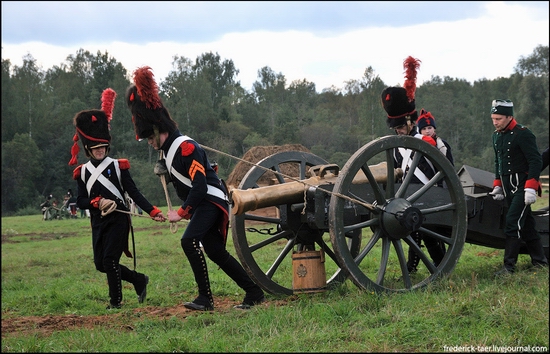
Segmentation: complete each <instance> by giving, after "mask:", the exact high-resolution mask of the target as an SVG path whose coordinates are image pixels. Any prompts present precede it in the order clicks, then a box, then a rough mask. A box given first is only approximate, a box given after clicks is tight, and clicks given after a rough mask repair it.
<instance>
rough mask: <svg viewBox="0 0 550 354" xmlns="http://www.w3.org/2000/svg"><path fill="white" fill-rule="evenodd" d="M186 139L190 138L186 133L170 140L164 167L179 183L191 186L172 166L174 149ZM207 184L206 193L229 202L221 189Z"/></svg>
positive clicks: (188, 180) (187, 179)
mask: <svg viewBox="0 0 550 354" xmlns="http://www.w3.org/2000/svg"><path fill="white" fill-rule="evenodd" d="M186 140H191V138H190V137H188V136H187V135H183V136H179V137H177V138H176V139H175V140H174V142H172V145H170V149H168V153H167V154H166V168H167V169H168V172H169V173H170V175H172V176H174V177H176V178H177V179H178V180H179V181H180V182H181V183H183V184H185V185H186V186H187V187H189V188H191V187H192V182H191V180H190V179H189V178H187V177H185V176H184V175H182V174H181V173H179V172H178V171H176V169H175V168H173V167H172V162H173V161H174V156H175V155H176V151H177V150H178V148H179V146H180V145H181V143H183V142H184V141H186ZM207 186H208V191H207V193H208V194H210V195H212V196H214V197H218V198H220V199H223V200H225V201H227V202H229V200H228V199H227V196H226V195H225V193H224V192H223V191H222V190H221V189H219V188H216V187H214V186H211V185H209V184H207Z"/></svg>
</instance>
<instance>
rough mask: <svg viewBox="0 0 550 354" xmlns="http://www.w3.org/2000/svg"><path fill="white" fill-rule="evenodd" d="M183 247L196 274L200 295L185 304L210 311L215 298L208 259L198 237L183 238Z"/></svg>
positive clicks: (192, 307) (193, 308)
mask: <svg viewBox="0 0 550 354" xmlns="http://www.w3.org/2000/svg"><path fill="white" fill-rule="evenodd" d="M181 247H182V248H183V252H184V253H185V255H186V256H187V259H188V260H189V264H190V265H191V270H193V274H194V276H195V282H196V283H197V287H198V290H199V296H198V297H197V298H196V299H195V300H193V302H186V303H184V304H183V305H184V306H185V307H187V308H189V309H192V310H199V311H208V310H213V309H214V299H213V297H212V291H211V290H210V280H209V278H208V268H207V266H206V259H205V258H204V253H203V252H202V250H201V248H200V246H199V241H198V240H197V239H194V238H193V239H188V238H185V239H182V240H181Z"/></svg>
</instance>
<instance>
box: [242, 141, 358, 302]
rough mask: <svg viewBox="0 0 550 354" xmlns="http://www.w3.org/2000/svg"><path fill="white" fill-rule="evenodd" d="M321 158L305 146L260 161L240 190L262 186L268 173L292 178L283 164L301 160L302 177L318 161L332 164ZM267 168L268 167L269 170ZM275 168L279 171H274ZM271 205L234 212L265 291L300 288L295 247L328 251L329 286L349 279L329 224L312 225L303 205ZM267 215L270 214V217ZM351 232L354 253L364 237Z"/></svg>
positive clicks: (248, 266)
mask: <svg viewBox="0 0 550 354" xmlns="http://www.w3.org/2000/svg"><path fill="white" fill-rule="evenodd" d="M326 164H327V162H326V161H325V160H323V159H321V158H320V157H318V156H316V155H313V154H310V153H307V152H301V151H286V152H281V153H277V154H274V155H271V156H268V157H266V158H264V159H263V160H261V161H259V162H258V163H257V164H256V166H254V167H252V168H251V169H250V170H249V171H248V173H247V174H246V175H245V176H244V178H243V180H242V181H241V183H240V185H239V187H238V189H240V190H246V189H250V188H258V187H259V183H258V182H259V180H260V179H261V178H262V176H264V174H265V173H269V174H273V175H274V178H275V180H274V181H273V183H276V184H283V183H286V182H288V180H287V179H285V176H284V175H283V174H282V173H281V171H282V166H283V165H287V166H288V165H295V166H297V170H298V171H299V177H297V176H293V177H295V178H296V179H300V180H303V179H306V177H307V173H308V171H309V169H310V168H311V167H313V166H318V165H326ZM266 169H267V171H266ZM270 171H273V172H275V173H273V172H270ZM264 209H270V210H269V212H267V211H266V210H261V209H258V210H255V211H250V212H247V213H244V214H242V215H232V216H231V230H232V236H233V243H234V246H235V249H236V253H237V255H238V257H239V259H240V261H241V263H242V265H243V267H244V268H245V270H246V271H247V272H248V274H249V275H250V277H251V278H252V279H253V280H254V281H255V282H256V283H257V284H258V285H259V286H260V287H262V288H263V289H264V290H265V291H267V292H269V293H271V294H286V295H291V294H293V293H294V289H293V285H292V280H293V272H292V254H293V251H302V250H311V249H312V248H313V249H314V250H320V249H322V250H323V251H324V255H325V269H326V274H327V278H328V279H327V281H326V286H327V288H330V287H332V286H334V285H335V284H338V283H342V282H344V281H345V280H346V277H347V276H346V274H345V272H343V271H342V270H341V269H340V267H339V266H338V264H337V258H336V256H335V254H334V251H333V248H332V245H331V243H330V236H329V235H328V232H327V231H328V228H325V229H324V230H319V229H315V228H311V227H310V226H308V224H307V222H304V220H303V217H302V216H301V210H300V207H296V206H295V205H286V204H283V205H277V206H273V207H269V208H264ZM266 215H267V216H266ZM353 234H354V235H356V237H348V238H347V242H346V243H347V244H348V246H346V247H348V252H349V254H351V255H356V254H357V252H358V250H359V246H360V245H359V242H360V237H359V235H358V234H357V232H355V233H353Z"/></svg>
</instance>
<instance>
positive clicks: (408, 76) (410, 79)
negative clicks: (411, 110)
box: [403, 56, 421, 102]
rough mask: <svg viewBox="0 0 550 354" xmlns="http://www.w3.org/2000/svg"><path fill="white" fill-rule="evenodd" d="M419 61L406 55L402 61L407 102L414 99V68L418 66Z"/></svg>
mask: <svg viewBox="0 0 550 354" xmlns="http://www.w3.org/2000/svg"><path fill="white" fill-rule="evenodd" d="M420 63H421V61H420V60H418V59H415V58H413V57H411V56H408V57H407V59H405V60H404V61H403V68H404V69H405V84H404V85H403V86H404V87H405V90H406V91H407V97H408V98H409V102H411V101H412V100H414V93H415V91H416V70H417V69H418V68H419V67H420Z"/></svg>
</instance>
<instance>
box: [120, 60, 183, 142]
mask: <svg viewBox="0 0 550 354" xmlns="http://www.w3.org/2000/svg"><path fill="white" fill-rule="evenodd" d="M126 104H127V105H128V108H129V109H130V111H131V112H132V123H134V129H135V132H136V140H141V139H147V138H148V137H150V136H151V135H153V134H156V133H168V134H171V133H173V132H174V131H176V129H178V125H177V123H176V122H175V121H174V120H173V119H172V117H171V116H170V113H169V112H168V110H167V109H166V108H165V107H164V105H163V104H162V100H161V98H160V96H159V94H158V86H157V83H156V82H155V79H154V75H153V72H152V69H151V68H150V67H149V66H144V67H141V68H138V69H136V70H135V71H134V84H132V85H130V87H128V89H127V90H126ZM155 128H156V131H155Z"/></svg>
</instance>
